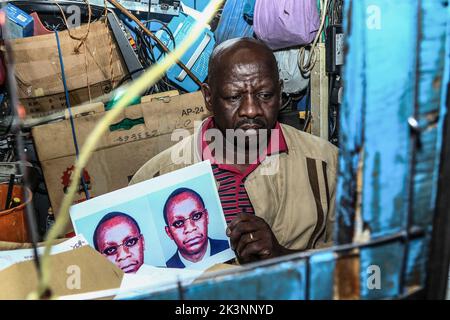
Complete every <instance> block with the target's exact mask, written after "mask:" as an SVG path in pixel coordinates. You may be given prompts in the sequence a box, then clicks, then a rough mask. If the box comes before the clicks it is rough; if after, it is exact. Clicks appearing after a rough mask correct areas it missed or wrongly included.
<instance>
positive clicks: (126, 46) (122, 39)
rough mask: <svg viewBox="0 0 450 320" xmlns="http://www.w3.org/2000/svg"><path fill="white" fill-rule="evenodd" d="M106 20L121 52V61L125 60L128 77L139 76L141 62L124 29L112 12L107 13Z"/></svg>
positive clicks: (141, 70) (142, 70)
mask: <svg viewBox="0 0 450 320" xmlns="http://www.w3.org/2000/svg"><path fill="white" fill-rule="evenodd" d="M108 22H109V26H110V27H111V31H112V32H113V34H114V38H115V39H116V42H117V46H118V47H119V50H120V52H121V54H122V58H123V61H124V62H125V64H126V66H127V69H128V72H129V74H130V77H131V78H132V79H133V80H135V79H137V78H139V77H140V76H141V74H142V73H143V72H144V69H143V67H142V64H141V63H140V62H139V59H138V57H137V56H136V54H135V52H134V49H133V48H132V47H131V44H130V41H129V39H128V38H127V37H126V35H125V32H124V30H123V29H122V27H121V26H120V24H119V21H118V20H117V18H116V16H115V15H114V14H112V13H108Z"/></svg>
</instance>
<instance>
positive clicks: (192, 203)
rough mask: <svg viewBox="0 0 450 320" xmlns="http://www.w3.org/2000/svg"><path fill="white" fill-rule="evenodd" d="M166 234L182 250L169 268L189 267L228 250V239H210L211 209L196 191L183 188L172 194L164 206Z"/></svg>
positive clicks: (170, 261)
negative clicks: (209, 215) (209, 213)
mask: <svg viewBox="0 0 450 320" xmlns="http://www.w3.org/2000/svg"><path fill="white" fill-rule="evenodd" d="M163 214H164V220H165V222H166V227H165V230H166V233H167V235H168V236H169V238H170V239H171V240H173V241H174V242H175V244H176V245H177V247H178V250H177V252H176V253H175V254H174V255H173V256H172V258H170V259H169V260H168V261H167V262H166V265H167V267H169V268H185V267H189V266H191V265H192V264H195V263H197V262H200V261H202V260H203V258H205V257H210V256H213V255H215V254H217V253H219V252H222V251H224V250H226V249H228V248H229V247H230V246H229V244H228V241H226V240H215V239H211V238H209V237H208V223H209V217H208V210H207V209H206V208H205V203H204V202H203V199H202V197H201V196H200V195H199V194H198V193H197V192H195V191H194V190H191V189H188V188H179V189H177V190H175V191H174V192H172V193H171V194H170V196H169V197H168V198H167V200H166V203H165V205H164V212H163Z"/></svg>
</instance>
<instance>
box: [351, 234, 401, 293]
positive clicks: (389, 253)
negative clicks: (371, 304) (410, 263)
mask: <svg viewBox="0 0 450 320" xmlns="http://www.w3.org/2000/svg"><path fill="white" fill-rule="evenodd" d="M403 255H404V246H403V245H402V243H400V242H394V243H390V244H385V245H381V246H377V247H371V248H364V249H361V252H360V261H361V270H360V292H361V299H386V298H395V297H398V296H399V295H400V277H401V269H402V268H401V267H402V261H403ZM377 268H379V277H380V286H379V287H378V288H377V287H373V286H371V284H372V285H373V284H374V283H375V282H373V279H374V278H372V277H374V276H375V277H376V276H377V275H376V274H375V272H378V271H375V270H377Z"/></svg>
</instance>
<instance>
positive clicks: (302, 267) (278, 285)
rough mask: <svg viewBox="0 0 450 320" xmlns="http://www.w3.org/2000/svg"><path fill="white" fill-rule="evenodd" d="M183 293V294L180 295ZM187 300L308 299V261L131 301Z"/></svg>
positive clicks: (236, 275)
mask: <svg viewBox="0 0 450 320" xmlns="http://www.w3.org/2000/svg"><path fill="white" fill-rule="evenodd" d="M181 292H182V293H181ZM180 298H183V299H186V300H260V299H268V300H303V299H306V261H304V260H298V261H292V262H284V263H280V264H277V265H273V266H268V267H259V268H256V269H253V270H249V271H244V272H240V273H237V274H230V275H225V276H221V277H216V278H212V279H208V280H203V281H201V282H199V283H194V284H191V285H190V286H187V287H184V288H182V291H180V290H178V289H173V290H169V291H165V292H159V293H152V294H148V295H140V296H135V297H132V298H131V299H180Z"/></svg>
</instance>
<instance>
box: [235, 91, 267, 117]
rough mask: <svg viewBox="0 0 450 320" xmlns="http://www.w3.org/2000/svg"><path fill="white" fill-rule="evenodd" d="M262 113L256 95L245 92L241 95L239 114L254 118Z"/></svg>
mask: <svg viewBox="0 0 450 320" xmlns="http://www.w3.org/2000/svg"><path fill="white" fill-rule="evenodd" d="M261 115H262V109H261V105H260V102H259V100H258V98H257V97H255V96H253V95H251V94H247V95H245V96H244V97H243V99H242V101H241V105H240V106H239V116H240V117H242V118H249V119H254V118H256V117H258V116H261Z"/></svg>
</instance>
